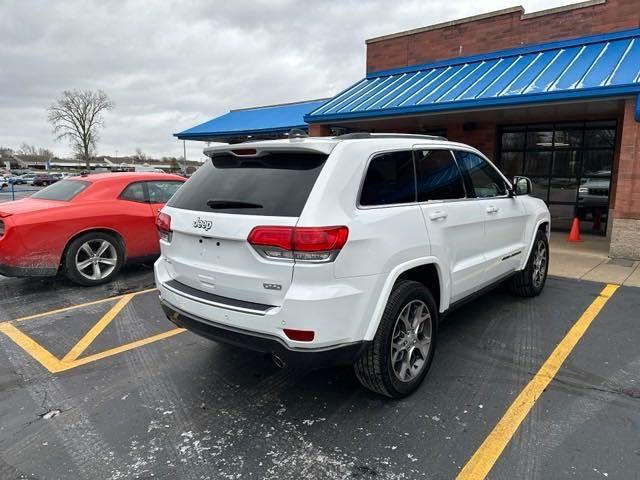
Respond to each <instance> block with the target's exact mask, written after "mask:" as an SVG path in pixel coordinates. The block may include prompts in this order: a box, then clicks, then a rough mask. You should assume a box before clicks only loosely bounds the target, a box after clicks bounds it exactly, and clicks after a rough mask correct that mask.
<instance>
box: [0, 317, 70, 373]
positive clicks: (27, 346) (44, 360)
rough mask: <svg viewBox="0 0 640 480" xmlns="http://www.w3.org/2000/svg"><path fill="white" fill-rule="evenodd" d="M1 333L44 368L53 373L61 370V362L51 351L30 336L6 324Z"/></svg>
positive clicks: (0, 330)
mask: <svg viewBox="0 0 640 480" xmlns="http://www.w3.org/2000/svg"><path fill="white" fill-rule="evenodd" d="M0 332H2V333H4V334H5V335H6V336H7V337H9V338H10V339H11V340H13V341H14V342H15V343H16V345H18V346H19V347H21V348H22V349H23V350H24V351H25V352H27V353H28V354H29V355H31V356H32V357H33V358H34V359H35V360H37V361H38V362H40V363H41V364H42V366H43V367H44V368H46V369H47V370H49V371H50V372H51V373H55V372H59V371H60V370H61V362H60V360H58V359H57V358H56V357H55V356H54V355H53V354H52V353H51V352H49V350H47V349H46V348H44V347H43V346H42V345H40V344H39V343H38V342H36V341H35V340H33V339H32V338H31V337H29V336H28V335H25V334H24V333H22V332H21V331H20V330H18V329H17V328H16V327H14V326H13V325H12V324H10V323H8V322H5V323H2V324H0Z"/></svg>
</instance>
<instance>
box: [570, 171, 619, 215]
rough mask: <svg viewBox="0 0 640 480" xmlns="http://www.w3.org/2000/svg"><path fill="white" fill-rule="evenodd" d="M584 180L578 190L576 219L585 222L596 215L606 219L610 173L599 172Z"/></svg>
mask: <svg viewBox="0 0 640 480" xmlns="http://www.w3.org/2000/svg"><path fill="white" fill-rule="evenodd" d="M590 175H592V176H591V177H589V178H585V179H584V180H583V182H582V184H581V185H580V187H579V188H578V218H580V220H587V218H588V217H590V218H593V217H594V216H595V215H596V213H597V214H599V215H602V216H603V217H606V216H607V214H608V213H609V188H610V185H611V171H610V170H600V171H598V172H595V173H593V174H590Z"/></svg>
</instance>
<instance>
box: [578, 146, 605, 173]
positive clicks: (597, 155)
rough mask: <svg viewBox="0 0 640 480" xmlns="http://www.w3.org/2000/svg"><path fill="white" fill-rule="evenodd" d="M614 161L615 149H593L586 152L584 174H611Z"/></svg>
mask: <svg viewBox="0 0 640 480" xmlns="http://www.w3.org/2000/svg"><path fill="white" fill-rule="evenodd" d="M612 163H613V150H591V151H588V152H585V153H584V166H583V168H582V175H583V176H590V175H601V174H602V173H604V172H609V174H611V164H612Z"/></svg>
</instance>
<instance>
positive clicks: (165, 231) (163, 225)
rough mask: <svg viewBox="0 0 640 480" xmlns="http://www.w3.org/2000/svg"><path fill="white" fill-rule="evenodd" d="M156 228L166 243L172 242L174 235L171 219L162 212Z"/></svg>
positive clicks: (157, 219)
mask: <svg viewBox="0 0 640 480" xmlns="http://www.w3.org/2000/svg"><path fill="white" fill-rule="evenodd" d="M156 227H157V228H158V235H160V238H161V239H162V240H164V241H165V242H170V241H171V237H172V235H173V230H171V217H170V216H169V215H167V214H166V213H162V212H160V213H159V214H158V217H157V218H156Z"/></svg>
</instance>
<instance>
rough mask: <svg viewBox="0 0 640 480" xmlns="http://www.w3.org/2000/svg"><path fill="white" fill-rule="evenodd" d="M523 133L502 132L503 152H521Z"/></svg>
mask: <svg viewBox="0 0 640 480" xmlns="http://www.w3.org/2000/svg"><path fill="white" fill-rule="evenodd" d="M524 139H525V133H524V132H504V133H503V134H502V149H503V150H522V149H523V148H524Z"/></svg>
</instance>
